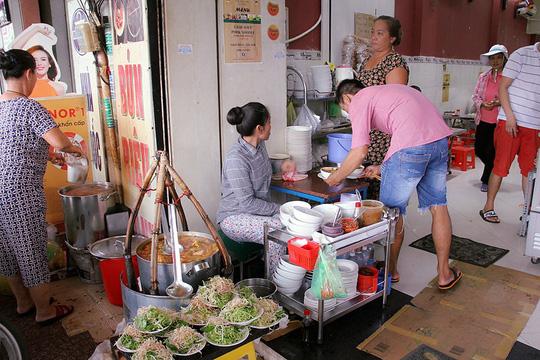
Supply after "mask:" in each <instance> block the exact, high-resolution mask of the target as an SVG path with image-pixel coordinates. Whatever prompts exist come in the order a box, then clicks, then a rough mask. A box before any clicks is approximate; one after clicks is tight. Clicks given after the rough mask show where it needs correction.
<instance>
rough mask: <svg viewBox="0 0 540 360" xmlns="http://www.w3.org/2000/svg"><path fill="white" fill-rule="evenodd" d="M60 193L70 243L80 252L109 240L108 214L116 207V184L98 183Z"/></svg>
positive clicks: (76, 186) (74, 187) (71, 187)
mask: <svg viewBox="0 0 540 360" xmlns="http://www.w3.org/2000/svg"><path fill="white" fill-rule="evenodd" d="M58 193H59V194H60V196H61V197H62V205H63V208H64V223H65V226H66V238H67V242H68V243H69V244H70V245H71V246H72V247H73V248H76V249H87V247H88V245H90V244H92V243H94V242H95V241H97V240H100V239H103V238H104V237H106V235H107V234H106V227H105V213H106V212H107V210H108V209H109V208H112V207H113V206H114V204H115V195H116V190H115V189H114V186H113V184H111V183H107V182H95V183H91V184H79V185H69V186H66V187H63V188H61V189H60V190H59V191H58Z"/></svg>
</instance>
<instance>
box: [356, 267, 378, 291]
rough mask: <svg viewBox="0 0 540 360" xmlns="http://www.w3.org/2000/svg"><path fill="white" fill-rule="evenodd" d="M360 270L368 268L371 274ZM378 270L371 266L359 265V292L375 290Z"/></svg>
mask: <svg viewBox="0 0 540 360" xmlns="http://www.w3.org/2000/svg"><path fill="white" fill-rule="evenodd" d="M362 270H364V271H365V270H368V271H369V272H370V273H371V275H364V274H362V272H363V271H362ZM378 277H379V270H377V268H375V267H373V266H366V267H361V268H360V269H359V270H358V291H359V292H361V293H368V294H370V293H375V292H377V285H378Z"/></svg>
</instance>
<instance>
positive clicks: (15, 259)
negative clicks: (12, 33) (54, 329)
mask: <svg viewBox="0 0 540 360" xmlns="http://www.w3.org/2000/svg"><path fill="white" fill-rule="evenodd" d="M0 69H1V70H2V74H3V76H4V78H5V79H6V84H7V86H6V91H5V92H4V94H2V95H1V96H0V274H1V275H3V276H5V277H7V280H8V283H9V286H10V288H11V291H12V292H13V294H14V295H15V298H16V300H17V313H18V314H19V315H26V314H33V313H34V311H35V320H36V322H37V323H39V324H42V325H46V324H50V323H53V322H55V321H56V320H58V319H60V318H62V317H64V316H66V315H69V314H70V313H72V312H73V306H67V305H59V304H57V305H53V304H51V297H50V290H49V284H48V283H49V281H50V279H49V269H48V264H47V232H46V226H47V223H46V222H45V210H46V205H45V193H44V190H43V175H44V173H45V167H46V164H47V158H48V149H49V145H51V146H53V147H55V148H57V149H60V150H61V151H63V152H67V153H72V154H75V155H78V156H80V155H82V151H81V149H79V148H78V147H76V146H73V145H72V144H71V142H70V140H69V139H68V138H67V137H66V136H65V135H64V133H62V131H60V129H58V126H57V125H56V123H55V122H54V121H53V119H52V118H51V116H50V115H49V113H48V111H47V110H46V109H45V108H44V107H43V106H41V105H40V104H39V103H38V102H36V101H34V100H31V99H28V96H29V95H30V93H31V92H32V90H33V88H34V85H35V83H36V80H37V76H36V73H35V69H36V62H35V60H34V58H33V57H32V55H30V53H28V52H27V51H24V50H19V49H12V50H9V51H7V52H4V50H0Z"/></svg>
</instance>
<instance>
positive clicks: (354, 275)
mask: <svg viewBox="0 0 540 360" xmlns="http://www.w3.org/2000/svg"><path fill="white" fill-rule="evenodd" d="M337 266H338V269H339V272H340V274H341V280H342V281H343V286H344V287H345V291H347V295H354V294H356V288H357V285H358V264H357V263H355V262H354V261H351V260H346V259H338V260H337Z"/></svg>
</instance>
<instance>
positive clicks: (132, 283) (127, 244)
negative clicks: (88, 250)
mask: <svg viewBox="0 0 540 360" xmlns="http://www.w3.org/2000/svg"><path fill="white" fill-rule="evenodd" d="M158 161H159V159H158V157H157V156H154V157H153V160H152V163H151V164H150V168H149V169H148V172H147V173H146V176H145V177H144V180H143V184H142V187H141V190H140V194H139V197H138V199H137V204H136V205H135V208H134V209H133V211H132V212H131V214H130V216H129V222H128V227H127V230H126V238H125V239H124V262H125V267H126V277H127V285H128V287H129V288H130V289H132V290H135V289H136V288H137V282H136V279H135V271H134V270H133V262H132V261H131V239H132V237H133V229H134V227H135V220H136V219H137V215H138V214H139V210H140V208H141V204H142V202H143V200H144V197H145V196H146V193H147V192H148V190H149V186H150V183H151V182H152V178H153V177H154V173H155V172H156V168H157V166H158Z"/></svg>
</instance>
